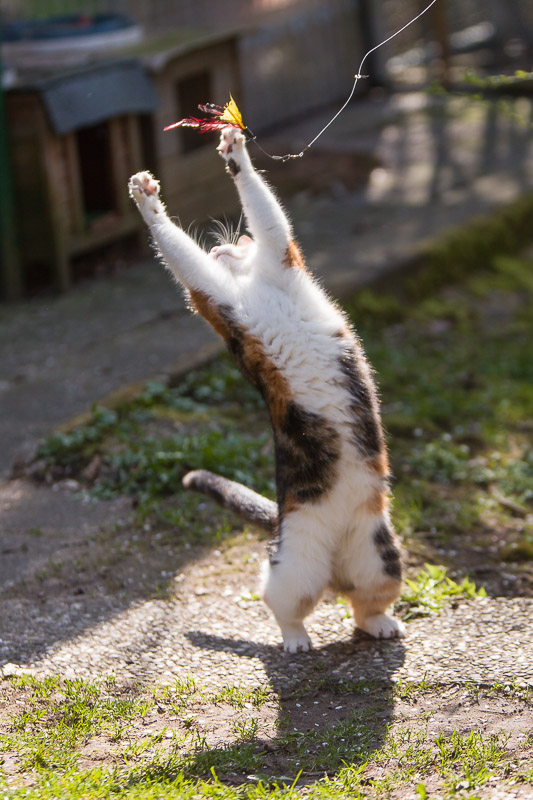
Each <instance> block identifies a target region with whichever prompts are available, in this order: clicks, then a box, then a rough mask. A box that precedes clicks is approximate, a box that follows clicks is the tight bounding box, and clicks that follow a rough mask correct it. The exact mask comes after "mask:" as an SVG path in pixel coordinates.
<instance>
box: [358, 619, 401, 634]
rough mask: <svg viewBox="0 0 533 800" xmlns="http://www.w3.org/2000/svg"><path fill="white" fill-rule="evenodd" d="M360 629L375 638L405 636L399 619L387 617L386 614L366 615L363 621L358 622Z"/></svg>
mask: <svg viewBox="0 0 533 800" xmlns="http://www.w3.org/2000/svg"><path fill="white" fill-rule="evenodd" d="M358 624H359V627H360V628H361V630H363V631H366V633H369V634H370V635H371V636H374V637H375V638H376V639H392V638H402V637H403V636H405V627H404V625H403V624H402V623H401V622H400V620H398V619H395V618H394V617H389V615H388V614H376V615H375V616H373V617H366V619H365V620H364V621H363V622H359V623H358Z"/></svg>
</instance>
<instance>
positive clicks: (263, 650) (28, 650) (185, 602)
mask: <svg viewBox="0 0 533 800" xmlns="http://www.w3.org/2000/svg"><path fill="white" fill-rule="evenodd" d="M261 547H262V545H258V543H257V542H255V540H253V541H251V542H250V551H251V562H252V563H254V562H255V563H256V562H257V559H256V558H255V556H256V554H257V553H259V552H260V550H261ZM254 571H257V567H254V568H253V569H252V568H247V569H245V570H244V571H243V573H242V574H241V575H238V574H237V576H236V574H235V561H234V560H233V559H229V560H228V561H226V560H225V558H224V553H223V552H221V551H220V550H216V551H214V552H213V553H212V554H210V555H209V556H208V557H207V558H205V559H203V560H200V561H198V562H191V563H189V565H188V566H187V567H186V568H185V569H184V570H183V571H182V572H180V573H178V574H177V576H175V577H174V578H173V580H172V581H171V596H170V597H169V598H166V599H144V600H134V601H133V602H132V603H131V604H130V605H127V606H125V605H124V604H122V606H121V604H120V603H118V602H117V600H116V598H114V597H113V596H112V595H106V594H102V593H101V592H99V593H98V595H97V596H90V597H88V598H80V599H79V601H78V600H76V601H75V602H73V601H72V598H70V599H69V598H67V597H65V598H59V599H57V600H56V601H53V602H48V603H47V604H45V605H44V606H43V607H41V608H39V607H35V606H34V605H33V604H32V603H31V601H30V600H29V599H25V598H20V597H19V598H13V599H11V600H9V599H4V604H3V605H4V613H3V634H2V639H3V642H2V643H1V647H2V656H3V659H2V660H3V662H4V663H5V662H6V661H8V662H15V663H18V664H20V665H23V666H27V667H31V668H32V669H34V670H35V672H36V673H37V674H40V675H45V674H58V673H59V674H62V675H64V676H65V677H76V676H83V677H90V676H93V677H96V676H99V675H102V674H104V675H105V674H109V673H113V674H115V675H116V677H117V679H118V681H119V682H121V683H122V682H130V681H135V682H140V683H141V684H153V683H158V682H169V681H172V680H173V679H175V678H177V677H185V676H186V675H187V674H192V675H193V677H194V678H195V681H196V683H197V685H199V686H202V687H204V688H211V689H214V688H217V687H220V686H223V685H227V684H240V685H242V686H249V687H253V686H258V685H262V686H264V685H265V684H266V683H270V684H272V686H273V687H274V688H275V689H276V690H277V691H279V692H287V691H290V690H291V689H292V688H294V687H295V686H296V685H297V684H298V683H299V681H300V680H301V679H302V678H303V677H305V676H306V675H307V674H308V673H309V672H310V670H311V671H313V670H315V669H324V668H325V669H327V670H328V674H329V675H331V676H334V678H335V679H336V680H340V679H343V680H354V679H359V678H366V679H377V680H380V681H387V682H390V681H391V680H397V679H399V678H401V679H403V680H409V681H421V680H423V679H424V678H427V679H428V680H430V681H433V682H435V681H438V682H444V683H447V682H455V681H460V682H468V681H472V682H475V683H482V684H484V683H494V682H496V681H504V682H506V681H511V680H512V679H516V680H517V682H518V683H520V684H532V683H533V668H532V664H533V600H531V599H528V598H477V599H474V600H469V601H462V602H460V603H458V604H457V606H456V607H452V606H451V605H450V606H448V607H447V608H446V609H445V610H444V612H443V613H442V614H441V615H440V616H436V617H430V618H420V619H417V620H413V621H411V622H409V623H408V625H407V631H408V635H407V638H406V639H404V640H403V641H375V640H371V639H370V638H369V637H367V636H365V635H364V634H362V633H356V634H355V635H354V632H353V623H352V621H351V619H350V618H349V617H348V616H347V613H346V606H344V605H341V604H339V603H337V602H335V599H334V598H333V597H329V596H328V597H326V598H325V599H324V600H323V601H322V603H321V604H320V605H319V606H318V608H317V609H316V610H315V612H314V614H313V615H312V616H311V617H310V619H309V626H308V627H309V632H310V635H311V639H312V641H313V645H314V648H315V649H314V651H313V652H312V653H310V654H300V655H298V656H296V657H295V656H288V655H285V654H284V653H282V652H281V649H280V645H279V641H280V637H279V631H278V629H277V626H276V624H275V622H274V620H273V618H272V617H271V615H270V614H269V612H268V610H267V609H266V607H265V606H264V605H263V603H262V602H261V601H259V600H256V599H252V598H253V594H252V593H253V591H254V589H255V586H254V576H253V572H254ZM51 642H55V644H50V643H51Z"/></svg>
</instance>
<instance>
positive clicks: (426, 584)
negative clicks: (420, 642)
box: [401, 564, 487, 619]
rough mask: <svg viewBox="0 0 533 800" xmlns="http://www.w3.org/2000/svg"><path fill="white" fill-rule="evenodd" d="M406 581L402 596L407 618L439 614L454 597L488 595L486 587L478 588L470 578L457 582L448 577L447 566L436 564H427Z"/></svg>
mask: <svg viewBox="0 0 533 800" xmlns="http://www.w3.org/2000/svg"><path fill="white" fill-rule="evenodd" d="M405 583H406V588H405V589H404V592H403V594H402V597H401V600H402V602H403V603H406V604H407V606H408V608H407V613H406V615H405V619H413V618H414V617H422V616H428V615H429V614H439V613H440V612H441V611H442V609H443V608H444V606H445V605H446V603H447V602H449V600H451V599H452V598H458V597H486V596H487V593H486V591H485V589H484V588H483V587H481V588H480V589H478V588H477V587H476V585H475V583H473V581H471V580H470V579H469V578H463V580H462V581H461V583H457V582H456V581H454V580H452V579H451V578H449V577H448V575H447V574H446V568H445V567H440V566H436V565H434V564H425V565H424V569H423V570H421V571H420V572H419V574H418V576H417V577H416V579H415V580H410V579H409V578H406V580H405Z"/></svg>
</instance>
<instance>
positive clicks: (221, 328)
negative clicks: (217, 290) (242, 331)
mask: <svg viewBox="0 0 533 800" xmlns="http://www.w3.org/2000/svg"><path fill="white" fill-rule="evenodd" d="M189 297H190V299H191V305H192V306H193V308H195V309H196V311H198V313H199V314H201V316H202V317H203V318H204V319H205V321H206V322H208V323H209V324H210V325H211V327H212V328H214V330H215V331H216V332H217V333H218V335H219V336H222V338H223V339H224V340H227V339H229V337H230V336H231V330H230V327H229V325H228V323H227V321H226V320H225V319H224V317H223V316H222V315H221V313H220V311H219V310H218V306H217V304H216V303H215V301H214V300H213V299H212V298H211V297H209V295H208V294H206V293H205V292H201V291H200V290H199V289H190V290H189Z"/></svg>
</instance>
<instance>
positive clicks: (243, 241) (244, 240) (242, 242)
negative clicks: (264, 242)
mask: <svg viewBox="0 0 533 800" xmlns="http://www.w3.org/2000/svg"><path fill="white" fill-rule="evenodd" d="M252 242H253V239H252V238H250V236H247V235H246V234H245V233H243V235H242V236H239V239H238V241H237V245H238V246H239V247H248V245H249V244H252Z"/></svg>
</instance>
